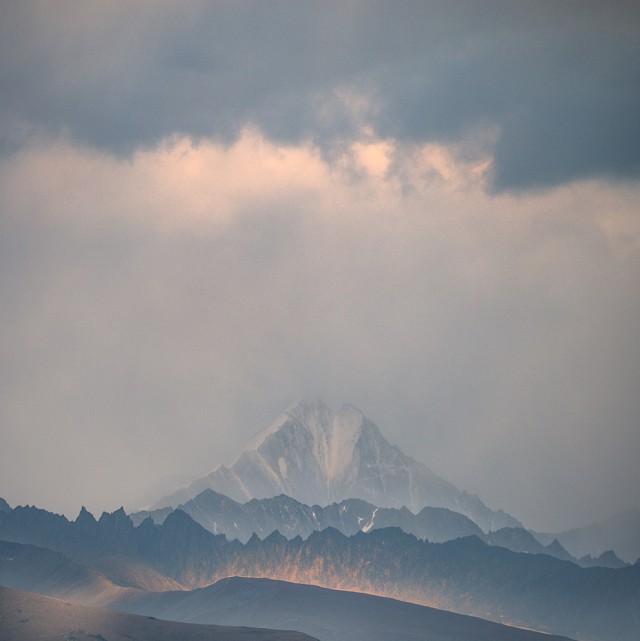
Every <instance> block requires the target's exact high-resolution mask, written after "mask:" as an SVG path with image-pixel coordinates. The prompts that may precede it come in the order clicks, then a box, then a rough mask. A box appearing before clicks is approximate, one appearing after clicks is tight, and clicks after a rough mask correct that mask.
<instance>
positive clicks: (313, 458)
mask: <svg viewBox="0 0 640 641" xmlns="http://www.w3.org/2000/svg"><path fill="white" fill-rule="evenodd" d="M206 488H211V489H214V490H215V491H217V492H219V493H221V494H224V495H226V496H228V497H230V498H232V499H233V500H235V501H239V502H245V501H248V500H250V499H252V498H256V499H261V498H271V497H274V496H277V495H279V494H286V495H287V496H290V497H292V498H294V499H296V500H297V501H300V502H302V503H304V504H307V505H314V504H316V505H329V504H331V503H334V502H335V503H337V502H339V501H341V500H344V499H350V498H357V499H363V500H365V501H369V502H370V503H372V504H375V505H378V506H380V507H397V508H400V507H403V506H406V507H408V508H410V509H412V510H413V511H414V512H417V511H419V510H421V509H422V508H424V507H426V506H432V507H444V508H447V509H450V510H454V511H456V512H460V513H462V514H464V515H465V516H467V517H469V518H471V519H472V520H473V521H475V522H476V523H477V524H478V525H479V526H480V527H481V528H482V529H484V530H485V531H488V530H489V529H497V528H498V527H503V526H519V525H520V524H519V523H518V522H517V521H516V520H515V519H513V518H512V517H510V516H509V515H507V514H504V513H499V512H492V511H491V510H489V508H487V507H486V506H485V505H484V504H483V503H482V501H480V499H479V498H478V497H477V496H474V495H470V494H467V493H466V492H463V491H460V490H459V489H458V488H456V487H455V486H454V485H453V484H451V483H448V482H447V481H445V480H444V479H442V478H440V477H439V476H437V475H436V474H434V473H433V472H432V471H431V470H429V469H428V468H427V467H426V466H424V465H422V464H421V463H418V462H417V461H415V460H413V459H412V458H410V457H409V456H406V455H405V454H403V452H402V451H401V450H400V449H399V448H398V447H397V446H395V445H392V444H391V443H389V442H388V441H387V440H386V439H385V438H384V436H383V435H382V433H381V432H380V430H379V429H378V427H377V426H376V425H375V423H373V421H371V420H370V419H368V418H367V417H366V416H365V415H364V414H363V413H362V412H361V411H360V410H359V409H357V408H356V407H354V406H353V405H350V404H345V405H343V406H342V407H341V408H340V410H338V411H334V410H333V409H331V408H330V407H329V406H328V405H327V404H326V403H325V402H324V401H323V400H322V399H319V398H318V399H314V400H306V401H300V402H298V403H295V404H293V405H290V406H289V407H288V408H287V409H286V410H285V411H284V412H283V413H282V414H281V415H280V416H279V417H278V418H277V419H276V420H275V421H274V422H273V423H272V424H271V425H270V426H269V427H267V428H266V429H265V430H263V431H262V432H259V433H258V434H256V436H254V437H253V439H251V441H250V442H249V443H248V444H247V446H246V447H245V449H244V450H243V452H242V453H241V454H240V456H239V457H238V458H237V460H236V461H235V463H234V464H233V465H231V466H230V467H226V466H220V467H218V468H217V469H216V470H214V471H213V472H211V473H210V474H209V475H207V476H206V477H204V478H202V479H199V480H197V481H195V482H194V483H193V484H192V485H191V486H189V487H187V488H184V489H183V490H179V491H178V492H176V493H175V494H174V495H172V496H169V497H166V498H165V499H163V500H162V501H160V502H158V503H157V504H156V505H155V506H154V507H156V508H158V507H164V506H167V505H170V506H172V507H176V506H177V505H179V504H180V503H184V502H185V501H187V500H189V499H190V498H193V497H195V496H196V495H197V494H199V493H200V492H202V491H203V490H204V489H206Z"/></svg>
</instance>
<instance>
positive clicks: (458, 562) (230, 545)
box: [0, 508, 640, 641]
mask: <svg viewBox="0 0 640 641" xmlns="http://www.w3.org/2000/svg"><path fill="white" fill-rule="evenodd" d="M25 524H29V527H26V525H25ZM0 538H2V539H5V540H6V539H7V538H13V539H14V541H18V539H20V538H22V539H24V538H29V539H30V542H32V543H33V542H34V540H35V539H38V540H39V541H41V543H40V545H45V546H48V547H49V548H54V547H56V546H57V548H58V550H59V551H58V552H55V551H49V552H47V551H46V550H44V551H43V550H42V548H37V547H33V546H25V545H24V543H25V541H24V540H23V541H22V542H16V543H0V577H2V582H4V583H5V584H8V585H10V586H11V587H20V588H22V589H32V590H34V591H35V590H38V591H42V592H46V593H49V594H55V595H58V596H59V595H61V594H67V595H68V596H69V598H74V599H79V598H84V597H83V594H84V595H86V598H88V599H90V602H91V603H93V604H101V605H112V606H113V607H118V608H126V607H127V606H126V604H127V602H130V603H134V601H135V599H134V598H133V597H134V596H136V595H138V594H139V592H140V590H141V589H145V590H150V589H154V587H153V583H154V582H156V583H157V585H158V586H161V585H163V586H165V587H158V588H157V589H159V590H166V589H167V588H166V585H167V584H168V583H170V582H173V583H174V585H175V584H178V585H179V586H180V587H182V588H189V589H193V588H197V587H204V586H207V585H210V584H211V583H213V582H215V581H217V580H220V579H222V578H225V577H227V576H234V575H240V576H247V577H256V578H257V577H265V578H271V579H277V580H285V581H290V582H298V583H310V584H315V585H320V586H324V587H327V588H334V589H347V590H355V591H359V592H368V593H372V594H379V595H386V596H391V597H394V598H400V599H403V600H410V601H419V602H421V603H424V604H430V605H432V606H437V607H440V608H444V609H449V610H453V611H457V612H460V613H464V614H469V615H473V616H482V617H483V618H490V619H492V620H494V621H498V622H505V623H507V622H508V623H511V624H516V625H518V626H524V627H529V628H534V629H538V630H543V631H548V632H552V633H554V634H562V635H566V636H569V637H573V638H580V639H599V640H603V641H636V639H637V622H638V621H637V616H638V612H639V611H640V564H636V565H634V566H627V567H623V568H619V569H610V568H588V569H585V568H580V567H578V566H577V565H575V564H574V563H569V562H566V561H561V560H559V559H556V558H553V557H550V556H548V555H545V554H522V553H515V552H512V551H510V550H507V549H505V548H503V547H498V546H492V545H487V544H486V543H484V542H483V541H482V540H481V539H480V538H478V537H476V536H471V537H465V538H461V539H457V540H455V541H449V542H446V543H438V544H436V543H429V542H425V541H420V540H419V539H417V538H416V537H415V536H413V535H410V534H407V533H405V532H403V531H402V530H400V529H399V528H386V529H381V530H372V531H370V532H369V533H364V532H359V533H357V534H355V535H354V536H351V537H348V536H345V535H344V534H342V533H341V532H339V531H337V530H335V529H333V528H328V529H326V530H324V531H322V532H313V533H311V535H310V536H309V537H308V538H307V539H306V540H302V538H300V537H296V538H294V539H292V540H287V539H286V538H285V537H284V536H282V535H280V534H278V533H274V534H271V535H270V536H268V537H267V538H266V539H264V540H262V541H261V540H260V539H259V538H258V537H257V536H253V537H252V538H251V539H250V540H249V541H248V542H247V543H246V544H242V543H240V542H239V541H229V540H227V539H226V538H225V537H224V536H222V535H214V534H212V533H211V532H209V531H207V530H205V529H204V528H203V527H202V526H200V525H199V524H197V523H196V522H195V521H194V520H193V519H192V518H191V517H190V516H189V515H188V514H186V513H185V512H183V511H182V510H175V511H173V512H171V513H170V514H169V515H168V516H167V518H166V519H165V520H164V522H163V523H162V524H161V525H156V524H154V523H153V521H152V520H151V519H147V520H145V521H144V522H143V523H141V524H140V525H139V526H138V527H134V525H133V523H132V522H131V520H130V519H129V518H128V517H127V516H126V514H125V513H124V511H123V510H118V511H116V512H114V513H113V514H105V515H103V516H102V517H101V518H100V519H99V520H95V519H94V518H93V517H92V516H91V515H90V514H89V513H87V512H86V511H84V512H83V513H82V514H81V515H80V516H79V517H78V519H77V520H76V521H75V522H68V521H66V519H64V518H63V517H57V516H56V515H50V514H49V513H46V512H44V511H42V510H36V509H35V508H16V509H14V510H13V511H12V512H9V513H6V512H3V513H0ZM61 553H62V554H61ZM51 555H53V556H51ZM65 557H66V560H65ZM40 567H44V568H45V570H43V573H44V575H45V577H44V578H43V577H40V578H38V571H39V570H38V568H40ZM78 582H80V583H82V587H81V588H78V587H77V584H78ZM74 586H75V587H74ZM182 594H183V595H184V593H182ZM131 607H133V606H131ZM154 616H155V615H154Z"/></svg>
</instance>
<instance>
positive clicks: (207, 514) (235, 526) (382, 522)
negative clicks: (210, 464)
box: [131, 490, 625, 567]
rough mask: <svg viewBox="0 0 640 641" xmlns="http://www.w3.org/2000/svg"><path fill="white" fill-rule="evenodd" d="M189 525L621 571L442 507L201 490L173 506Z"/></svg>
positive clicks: (608, 557) (246, 534)
mask: <svg viewBox="0 0 640 641" xmlns="http://www.w3.org/2000/svg"><path fill="white" fill-rule="evenodd" d="M177 509H181V510H183V511H184V512H186V513H187V514H189V516H191V517H192V518H193V519H194V521H196V522H197V523H199V524H200V525H202V527H204V528H206V529H207V530H209V531H210V532H213V533H214V534H224V535H225V536H226V537H227V538H230V539H238V540H240V541H241V542H243V543H246V542H247V541H248V540H249V539H250V538H251V537H252V536H253V534H257V535H258V536H259V537H260V538H264V537H266V536H267V535H269V534H271V533H272V532H273V531H276V530H277V531H278V532H280V533H281V534H283V535H284V536H286V537H287V538H288V539H292V538H294V537H296V536H301V537H302V538H303V539H306V538H307V537H308V536H309V535H310V534H311V532H315V531H320V530H324V529H326V528H328V527H333V528H336V529H337V530H339V531H340V532H342V533H343V534H346V535H349V536H350V535H353V534H356V533H357V532H360V531H362V532H370V531H372V530H377V529H382V528H387V527H399V528H401V529H402V530H403V531H404V532H407V533H408V534H413V535H415V536H416V537H418V538H420V539H427V540H428V541H430V542H431V543H444V542H445V541H451V540H453V539H458V538H461V537H464V536H472V535H475V536H478V537H480V538H481V539H482V540H483V541H485V542H486V543H489V544H491V545H500V546H502V547H506V548H508V549H510V550H512V551H514V552H528V553H531V554H548V555H550V556H554V557H556V558H559V559H562V560H564V561H572V562H574V563H577V564H579V565H581V566H583V567H592V566H605V567H623V566H624V565H625V563H624V562H623V561H621V560H620V559H619V558H618V557H617V556H616V555H615V554H614V553H613V552H611V551H610V550H609V551H607V552H605V553H603V554H602V555H600V556H599V557H597V558H593V557H591V556H584V557H582V558H580V559H577V558H575V557H573V556H572V555H571V554H569V553H568V552H567V550H565V549H564V548H563V547H562V545H560V543H559V542H558V541H557V540H555V539H552V540H551V541H550V542H549V543H548V544H547V545H542V544H541V543H540V542H539V541H538V540H536V538H535V537H534V536H533V535H532V534H531V533H529V532H527V531H526V530H524V529H522V528H501V529H500V530H497V531H495V532H490V533H488V534H485V533H484V532H482V530H481V529H480V528H479V527H478V526H477V525H476V524H475V523H474V522H473V521H472V520H471V519H469V518H467V517H466V516H463V515H462V514H458V513H457V512H452V511H451V510H447V509H445V508H437V507H425V508H423V509H422V510H420V512H418V514H413V512H411V511H410V510H408V509H407V508H406V507H403V508H400V509H397V508H379V507H376V506H375V505H372V504H371V503H367V502H366V501H363V500H361V499H348V500H346V501H341V502H340V503H332V504H331V505H329V506H326V507H321V506H319V505H313V506H309V505H304V504H303V503H300V502H299V501H296V500H295V499H292V498H290V497H288V496H285V495H280V496H276V497H274V498H270V499H251V500H250V501H247V502H246V503H244V504H241V503H238V502H237V501H234V500H232V499H230V498H229V497H227V496H224V495H222V494H219V493H217V492H214V491H213V490H204V491H203V492H201V493H200V494H198V496H196V497H195V498H193V499H191V500H189V501H187V502H186V503H184V504H183V505H180V506H178V508H177ZM172 511H173V508H160V509H158V510H152V511H150V512H137V513H134V514H132V515H131V520H132V521H133V523H134V525H139V524H140V523H142V522H143V521H144V520H145V519H146V518H152V519H153V521H154V522H155V523H158V524H160V523H162V522H163V521H164V519H166V517H167V516H168V515H169V514H170V513H171V512H172Z"/></svg>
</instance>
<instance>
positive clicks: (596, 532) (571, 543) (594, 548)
mask: <svg viewBox="0 0 640 641" xmlns="http://www.w3.org/2000/svg"><path fill="white" fill-rule="evenodd" d="M535 536H536V538H537V539H538V540H539V541H540V542H542V543H548V542H549V541H550V540H551V539H553V538H556V539H557V540H558V541H559V542H560V543H561V544H562V545H563V547H565V548H566V549H567V550H568V551H569V552H570V553H571V554H573V555H574V556H577V557H582V556H586V555H589V556H596V557H597V556H600V555H602V554H605V553H606V552H607V551H608V550H611V549H614V550H615V551H616V554H618V555H619V556H620V557H622V558H623V559H624V560H625V561H629V562H630V563H633V562H634V561H637V560H638V559H639V558H640V508H638V509H635V510H627V511H625V512H620V513H619V514H614V515H613V516H610V517H609V518H606V519H603V520H602V521H598V522H596V523H592V524H591V525H587V526H585V527H580V528H573V529H571V530H565V531H564V532H560V533H558V534H548V533H541V532H536V533H535Z"/></svg>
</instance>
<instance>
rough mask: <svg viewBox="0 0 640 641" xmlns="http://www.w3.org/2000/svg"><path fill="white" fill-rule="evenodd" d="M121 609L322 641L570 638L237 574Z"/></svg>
mask: <svg viewBox="0 0 640 641" xmlns="http://www.w3.org/2000/svg"><path fill="white" fill-rule="evenodd" d="M114 606H115V607H119V606H118V604H114ZM120 606H124V607H125V608H126V609H128V610H129V611H135V612H138V613H141V614H146V615H154V616H160V615H162V616H163V617H170V618H171V619H172V620H175V621H186V622H192V623H208V622H211V621H216V622H219V623H223V624H225V625H252V626H254V625H255V626H259V627H276V628H285V629H288V628H295V629H298V630H301V631H303V632H306V633H307V634H311V635H313V636H315V637H317V638H318V639H320V640H321V641H459V639H473V640H474V641H560V639H565V637H557V636H548V635H543V634H541V633H539V632H533V631H530V630H522V629H518V628H512V627H508V626H505V625H500V624H498V623H493V622H490V621H486V620H484V619H479V618H476V617H469V616H464V615H460V614H455V613H453V612H446V611H444V610H437V609H435V608H429V607H426V606H421V605H416V604H413V603H406V602H403V601H397V600H395V599H387V598H383V597H377V596H372V595H370V594H363V593H356V592H345V591H340V590H329V589H326V588H320V587H317V586H312V585H304V584H297V583H289V582H285V581H274V580H270V579H255V578H254V579H252V578H239V577H231V578H228V579H221V580H220V581H218V582H216V583H214V584H213V585H211V586H209V587H206V588H202V589H200V590H193V591H192V592H189V593H187V594H184V593H175V592H170V593H163V594H150V595H139V596H136V597H135V598H134V599H129V600H126V601H123V602H121V603H120Z"/></svg>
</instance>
